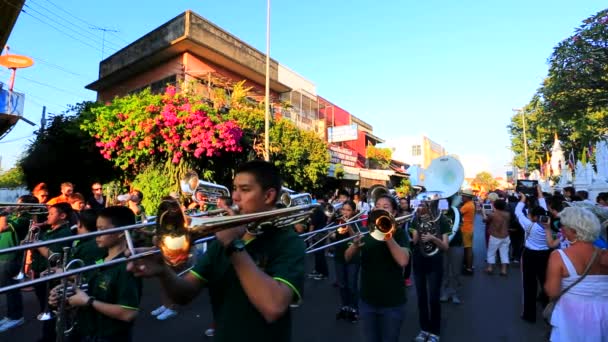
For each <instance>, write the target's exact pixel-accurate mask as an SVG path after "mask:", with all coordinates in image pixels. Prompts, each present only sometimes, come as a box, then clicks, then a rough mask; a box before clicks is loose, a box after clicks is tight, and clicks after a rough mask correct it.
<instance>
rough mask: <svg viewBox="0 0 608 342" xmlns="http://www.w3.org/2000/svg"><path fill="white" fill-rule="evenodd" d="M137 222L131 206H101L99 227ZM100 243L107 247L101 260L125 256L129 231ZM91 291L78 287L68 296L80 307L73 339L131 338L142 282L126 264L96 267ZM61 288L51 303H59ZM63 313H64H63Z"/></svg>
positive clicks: (110, 341) (107, 341)
mask: <svg viewBox="0 0 608 342" xmlns="http://www.w3.org/2000/svg"><path fill="white" fill-rule="evenodd" d="M132 224H135V215H134V213H133V212H132V211H131V210H130V209H129V208H127V207H124V206H112V207H107V208H104V209H102V210H101V212H100V213H99V216H98V218H97V229H99V230H106V229H110V228H114V227H120V226H127V225H132ZM96 241H97V246H99V247H100V248H104V249H106V250H107V255H106V257H105V258H103V259H100V260H98V261H97V263H103V262H107V261H111V260H113V259H116V258H121V257H124V256H125V251H126V250H127V242H126V240H125V233H115V234H106V235H100V236H97V237H96ZM87 278H88V291H87V292H86V293H85V292H84V291H82V290H81V289H79V288H77V289H76V290H75V294H74V295H72V296H70V297H69V298H67V301H68V303H69V305H70V306H71V307H73V308H78V310H79V313H78V315H77V316H76V325H75V329H76V331H75V333H74V335H73V337H71V340H70V341H72V342H78V341H82V342H84V341H96V342H129V341H131V339H132V338H131V330H132V327H133V321H134V320H135V318H136V317H137V314H138V311H139V309H138V307H139V303H140V298H141V290H142V282H141V279H137V278H135V277H134V276H133V274H131V273H130V272H127V270H126V268H125V266H124V264H115V265H112V266H108V267H104V268H100V269H96V270H94V271H92V272H91V273H90V274H89V275H88V277H87ZM59 288H60V286H57V287H55V288H54V289H53V290H52V291H51V295H50V296H49V304H50V305H53V306H57V304H58V299H59V292H58V291H59ZM60 314H61V313H60Z"/></svg>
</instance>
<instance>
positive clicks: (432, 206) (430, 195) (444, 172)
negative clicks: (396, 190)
mask: <svg viewBox="0 0 608 342" xmlns="http://www.w3.org/2000/svg"><path fill="white" fill-rule="evenodd" d="M424 174H425V188H426V189H430V190H431V191H425V192H422V193H419V194H418V195H417V196H416V202H417V203H418V205H417V208H416V210H415V211H414V213H415V214H416V215H417V216H418V217H417V222H418V227H417V230H418V234H419V235H422V234H431V235H434V236H437V237H439V238H440V236H439V235H440V232H441V229H440V222H441V218H442V216H444V214H445V212H447V211H448V210H449V209H450V207H449V204H448V203H447V199H448V198H449V197H451V196H453V195H454V194H457V193H458V191H459V190H460V187H461V186H462V182H463V181H464V168H463V166H462V164H461V163H460V161H458V160H457V159H455V158H453V157H450V156H444V157H439V158H436V159H433V160H432V161H431V164H430V165H429V167H428V169H427V170H426V171H425V172H424ZM452 210H453V211H454V213H455V219H454V220H453V221H452V234H451V235H454V233H455V232H456V231H457V229H458V225H460V219H459V218H460V213H459V212H458V215H456V212H457V211H458V209H457V208H452ZM456 218H458V220H456ZM418 247H419V250H420V252H421V254H422V255H424V256H426V257H431V256H433V255H435V254H437V253H438V252H439V247H437V245H436V244H435V243H433V242H431V241H428V242H423V241H419V242H418Z"/></svg>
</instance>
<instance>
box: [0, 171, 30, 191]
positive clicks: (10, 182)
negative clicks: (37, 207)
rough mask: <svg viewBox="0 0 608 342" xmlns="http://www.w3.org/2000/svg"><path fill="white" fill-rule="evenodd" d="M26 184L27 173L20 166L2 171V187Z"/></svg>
mask: <svg viewBox="0 0 608 342" xmlns="http://www.w3.org/2000/svg"><path fill="white" fill-rule="evenodd" d="M24 185H25V175H24V174H23V170H22V169H21V167H19V166H15V167H13V168H11V169H9V170H8V171H6V172H2V173H0V188H10V189H12V188H17V187H20V186H24Z"/></svg>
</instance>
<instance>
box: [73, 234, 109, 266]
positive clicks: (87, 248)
mask: <svg viewBox="0 0 608 342" xmlns="http://www.w3.org/2000/svg"><path fill="white" fill-rule="evenodd" d="M71 252H72V256H71V258H70V260H74V259H80V260H82V261H84V264H85V265H93V264H94V263H95V262H96V261H97V260H99V259H103V258H104V257H105V256H106V255H107V254H108V252H107V250H106V249H105V248H99V247H97V242H96V241H95V238H94V237H93V238H88V239H85V240H76V241H74V243H73V244H72V251H71Z"/></svg>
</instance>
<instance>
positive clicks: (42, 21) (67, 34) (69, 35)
mask: <svg viewBox="0 0 608 342" xmlns="http://www.w3.org/2000/svg"><path fill="white" fill-rule="evenodd" d="M5 2H6V0H5ZM22 11H23V13H25V14H27V15H29V16H30V17H32V18H34V19H36V20H38V21H40V22H41V23H43V24H45V25H48V26H50V27H52V28H54V29H55V30H57V31H59V32H60V33H63V34H65V35H66V36H68V37H70V38H72V39H74V40H76V41H79V42H81V43H82V44H84V45H86V46H88V47H90V48H93V49H95V50H99V48H97V47H95V46H93V45H91V44H89V43H87V42H85V41H83V40H81V39H78V38H76V37H74V36H72V35H71V34H69V33H67V32H64V31H62V30H61V29H58V28H57V27H55V26H53V25H51V24H49V23H48V22H46V21H44V20H42V19H40V18H38V17H36V16H34V15H32V14H31V13H29V12H27V11H26V10H22Z"/></svg>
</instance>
